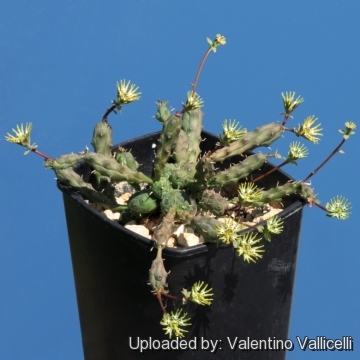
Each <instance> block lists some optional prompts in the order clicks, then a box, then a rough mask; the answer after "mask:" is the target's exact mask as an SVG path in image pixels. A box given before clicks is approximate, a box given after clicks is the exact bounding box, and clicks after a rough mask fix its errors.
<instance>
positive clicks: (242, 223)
mask: <svg viewBox="0 0 360 360" xmlns="http://www.w3.org/2000/svg"><path fill="white" fill-rule="evenodd" d="M238 223H239V224H241V225H244V226H246V227H247V228H249V229H252V230H254V231H258V228H257V227H256V226H254V225H249V224H245V223H244V222H242V221H238Z"/></svg>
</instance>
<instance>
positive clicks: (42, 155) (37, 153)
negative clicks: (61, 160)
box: [31, 149, 52, 160]
mask: <svg viewBox="0 0 360 360" xmlns="http://www.w3.org/2000/svg"><path fill="white" fill-rule="evenodd" d="M31 151H32V152H33V153H35V154H36V155H39V156H41V157H43V158H44V159H45V160H52V158H51V157H50V156H47V155H45V154H44V153H42V152H41V151H39V150H36V149H31Z"/></svg>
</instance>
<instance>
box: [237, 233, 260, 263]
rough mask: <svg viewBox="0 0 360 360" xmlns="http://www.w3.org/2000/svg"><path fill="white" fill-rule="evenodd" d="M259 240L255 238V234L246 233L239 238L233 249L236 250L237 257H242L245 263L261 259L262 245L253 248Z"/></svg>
mask: <svg viewBox="0 0 360 360" xmlns="http://www.w3.org/2000/svg"><path fill="white" fill-rule="evenodd" d="M259 241H261V239H258V238H257V234H256V233H253V232H248V233H246V234H244V235H241V236H240V237H239V240H238V241H236V243H234V247H235V248H236V252H237V255H238V256H243V257H244V260H245V261H247V262H250V261H252V262H256V260H257V259H261V258H262V257H263V254H261V253H263V252H265V250H263V249H262V248H263V247H264V245H260V246H253V245H255V244H257V243H258V242H259Z"/></svg>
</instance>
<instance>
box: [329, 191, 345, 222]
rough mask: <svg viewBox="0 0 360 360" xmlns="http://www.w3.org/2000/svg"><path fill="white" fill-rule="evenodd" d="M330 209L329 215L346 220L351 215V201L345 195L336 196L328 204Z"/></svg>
mask: <svg viewBox="0 0 360 360" xmlns="http://www.w3.org/2000/svg"><path fill="white" fill-rule="evenodd" d="M325 207H326V209H327V211H328V213H327V216H330V217H335V218H337V219H340V220H345V219H347V218H348V217H349V215H350V212H349V210H351V206H350V203H349V201H348V200H347V199H345V198H344V197H343V196H336V197H335V198H333V199H331V201H330V202H328V203H327V204H326V206H325Z"/></svg>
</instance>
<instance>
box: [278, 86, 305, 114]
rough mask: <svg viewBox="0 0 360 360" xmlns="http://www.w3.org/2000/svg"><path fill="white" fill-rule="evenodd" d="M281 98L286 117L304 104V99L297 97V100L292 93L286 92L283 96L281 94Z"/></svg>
mask: <svg viewBox="0 0 360 360" xmlns="http://www.w3.org/2000/svg"><path fill="white" fill-rule="evenodd" d="M281 96H282V98H283V103H284V109H285V113H286V115H290V114H291V113H292V112H293V111H294V110H295V109H296V108H297V107H298V106H299V105H300V104H302V103H303V102H304V98H302V97H300V96H298V97H297V99H295V92H294V91H290V92H289V93H288V92H286V93H285V94H284V93H281ZM294 99H295V100H294Z"/></svg>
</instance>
